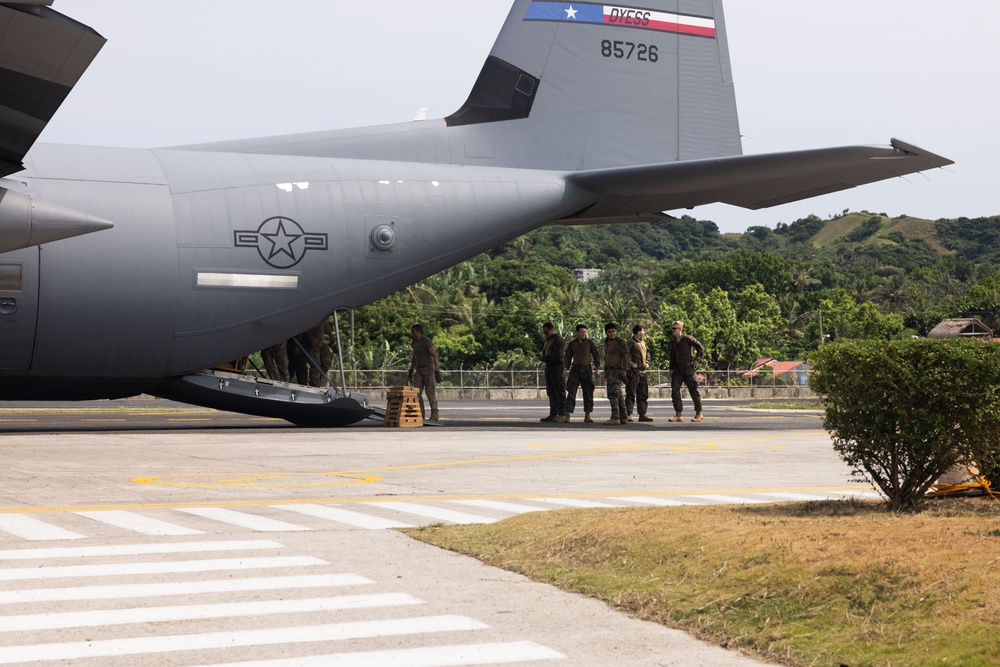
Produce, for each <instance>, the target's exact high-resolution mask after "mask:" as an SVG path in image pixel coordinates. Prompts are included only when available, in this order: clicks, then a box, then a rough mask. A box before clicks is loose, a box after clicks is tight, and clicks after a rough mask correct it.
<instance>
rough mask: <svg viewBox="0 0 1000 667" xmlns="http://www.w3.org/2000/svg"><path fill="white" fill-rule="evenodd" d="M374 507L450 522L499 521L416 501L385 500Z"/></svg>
mask: <svg viewBox="0 0 1000 667" xmlns="http://www.w3.org/2000/svg"><path fill="white" fill-rule="evenodd" d="M375 506H376V507H384V508H385V509H390V510H394V511H396V512H404V513H406V514H416V515H417V516H426V517H430V518H431V519H437V520H438V521H450V522H451V523H461V524H466V523H493V522H495V521H499V519H495V518H491V517H487V516H479V515H478V514H468V513H466V512H456V511H454V510H449V509H444V508H440V507H433V506H431V505H420V504H417V503H396V502H385V503H376V504H375Z"/></svg>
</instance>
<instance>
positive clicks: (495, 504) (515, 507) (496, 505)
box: [449, 500, 546, 514]
mask: <svg viewBox="0 0 1000 667" xmlns="http://www.w3.org/2000/svg"><path fill="white" fill-rule="evenodd" d="M449 502H452V503H456V504H458V505H468V506H470V507H481V508H483V509H487V510H497V511H498V512H509V513H511V514H526V513H527V512H544V511H545V510H546V508H545V507H534V506H531V505H519V504H517V503H508V502H502V501H499V500H451V501H449Z"/></svg>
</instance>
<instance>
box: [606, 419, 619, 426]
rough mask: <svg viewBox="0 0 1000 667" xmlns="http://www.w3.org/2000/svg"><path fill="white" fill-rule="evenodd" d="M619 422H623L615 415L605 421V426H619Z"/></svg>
mask: <svg viewBox="0 0 1000 667" xmlns="http://www.w3.org/2000/svg"><path fill="white" fill-rule="evenodd" d="M618 424H621V421H620V420H618V419H615V418H614V417H612V418H611V419H609V420H608V421H606V422H604V425H605V426H611V425H615V426H617V425H618Z"/></svg>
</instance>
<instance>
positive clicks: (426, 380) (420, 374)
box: [413, 368, 439, 421]
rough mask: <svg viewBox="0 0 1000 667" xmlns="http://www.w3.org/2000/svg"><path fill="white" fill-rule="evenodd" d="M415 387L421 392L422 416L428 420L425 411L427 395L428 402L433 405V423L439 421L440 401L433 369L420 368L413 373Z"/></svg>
mask: <svg viewBox="0 0 1000 667" xmlns="http://www.w3.org/2000/svg"><path fill="white" fill-rule="evenodd" d="M413 386H414V387H416V388H417V389H419V390H420V416H421V417H423V418H424V419H427V417H426V415H427V413H426V412H425V411H424V394H427V402H428V403H430V404H431V416H430V419H431V421H437V420H438V419H439V417H438V399H437V383H436V382H435V381H434V369H433V368H418V369H416V370H415V371H414V372H413Z"/></svg>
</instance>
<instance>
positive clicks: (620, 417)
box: [604, 322, 632, 426]
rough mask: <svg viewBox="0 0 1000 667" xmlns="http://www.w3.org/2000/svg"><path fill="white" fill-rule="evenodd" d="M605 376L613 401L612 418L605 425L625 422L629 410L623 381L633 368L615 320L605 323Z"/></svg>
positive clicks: (609, 394)
mask: <svg viewBox="0 0 1000 667" xmlns="http://www.w3.org/2000/svg"><path fill="white" fill-rule="evenodd" d="M604 335H605V338H604V374H605V375H604V376H605V382H606V383H607V387H608V401H610V402H611V419H609V420H607V421H606V422H604V424H605V425H607V426H610V425H611V424H625V423H627V422H628V412H627V411H626V410H625V392H624V390H623V389H622V383H623V382H624V381H625V379H626V378H627V377H628V370H629V369H630V368H631V365H632V361H631V355H630V354H629V351H628V345H627V344H626V343H625V341H623V340H622V339H621V338H619V337H618V327H617V325H615V324H614V323H613V322H608V323H607V324H605V325H604Z"/></svg>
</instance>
